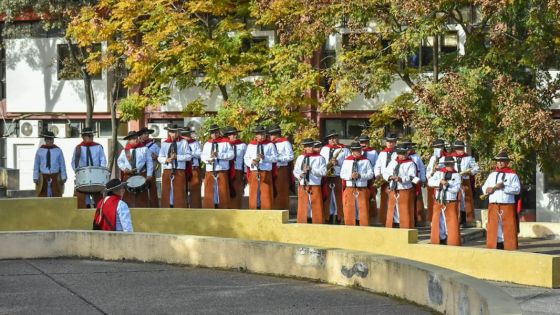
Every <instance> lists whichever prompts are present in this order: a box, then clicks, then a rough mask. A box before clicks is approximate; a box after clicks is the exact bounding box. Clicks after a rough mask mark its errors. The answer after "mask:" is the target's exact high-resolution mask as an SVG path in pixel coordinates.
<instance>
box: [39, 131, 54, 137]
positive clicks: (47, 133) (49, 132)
mask: <svg viewBox="0 0 560 315" xmlns="http://www.w3.org/2000/svg"><path fill="white" fill-rule="evenodd" d="M41 138H50V139H54V138H56V137H55V136H54V132H52V131H45V132H43V133H42V134H41Z"/></svg>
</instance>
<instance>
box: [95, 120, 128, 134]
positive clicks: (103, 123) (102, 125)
mask: <svg viewBox="0 0 560 315" xmlns="http://www.w3.org/2000/svg"><path fill="white" fill-rule="evenodd" d="M96 125H97V130H99V132H98V135H99V137H104V138H110V137H112V136H113V128H112V126H111V120H99V121H97V122H96ZM127 129H128V125H127V124H126V123H123V122H119V125H118V130H117V136H118V137H124V136H126V135H127V132H128V131H127Z"/></svg>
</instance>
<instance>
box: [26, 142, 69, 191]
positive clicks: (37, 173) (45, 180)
mask: <svg viewBox="0 0 560 315" xmlns="http://www.w3.org/2000/svg"><path fill="white" fill-rule="evenodd" d="M41 136H42V137H43V138H44V139H45V144H43V145H42V146H40V147H39V149H37V153H36V154H35V163H34V167H33V182H34V183H35V185H37V192H38V197H62V193H63V192H64V183H66V179H67V176H66V164H65V162H64V155H63V154H62V150H61V149H60V148H59V147H57V146H56V145H55V144H54V138H56V137H55V136H54V133H53V132H51V131H47V132H45V133H43V134H42V135H41Z"/></svg>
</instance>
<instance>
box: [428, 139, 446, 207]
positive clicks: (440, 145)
mask: <svg viewBox="0 0 560 315" xmlns="http://www.w3.org/2000/svg"><path fill="white" fill-rule="evenodd" d="M432 148H434V153H433V154H432V156H431V157H430V161H428V165H427V166H426V179H427V180H428V182H429V181H430V178H431V177H432V176H434V174H435V172H437V171H438V170H439V169H441V168H442V167H444V165H443V163H441V162H440V158H441V157H445V156H446V154H447V152H445V141H443V140H441V139H437V140H435V141H434V143H432ZM427 190H428V209H427V210H428V218H431V217H432V212H433V208H434V188H433V187H431V186H429V185H428V189H427Z"/></svg>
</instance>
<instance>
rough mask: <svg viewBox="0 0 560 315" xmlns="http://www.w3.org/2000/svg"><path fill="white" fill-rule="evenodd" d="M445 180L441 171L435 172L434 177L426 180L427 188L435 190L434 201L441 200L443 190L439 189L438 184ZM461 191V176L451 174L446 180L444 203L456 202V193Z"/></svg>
mask: <svg viewBox="0 0 560 315" xmlns="http://www.w3.org/2000/svg"><path fill="white" fill-rule="evenodd" d="M444 178H445V173H444V172H442V171H436V172H435V173H434V176H431V177H430V179H428V186H430V187H433V188H435V191H436V195H435V199H436V200H441V193H443V191H444V190H445V189H440V188H439V184H440V183H441V180H442V179H444ZM459 190H461V175H459V173H453V174H452V175H451V178H450V179H449V180H448V185H447V190H445V192H446V193H445V201H455V200H457V193H458V192H459Z"/></svg>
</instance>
